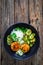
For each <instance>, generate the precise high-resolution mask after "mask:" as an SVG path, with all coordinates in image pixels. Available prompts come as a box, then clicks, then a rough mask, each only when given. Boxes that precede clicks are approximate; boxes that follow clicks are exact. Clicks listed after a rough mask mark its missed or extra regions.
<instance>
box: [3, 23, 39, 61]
mask: <svg viewBox="0 0 43 65" xmlns="http://www.w3.org/2000/svg"><path fill="white" fill-rule="evenodd" d="M16 27H25V28H28V29H31V30H32V32H34V33H35V34H36V42H35V44H34V46H33V47H32V48H31V50H30V52H28V53H26V54H24V55H23V56H18V55H16V54H15V52H12V51H11V49H10V47H9V46H8V45H7V36H8V35H9V34H10V33H11V31H12V30H13V29H14V28H16ZM39 44H40V38H39V34H38V32H37V31H36V29H35V28H34V27H33V26H31V25H29V24H26V23H17V24H14V25H12V26H11V27H10V28H8V30H7V31H6V33H5V35H4V47H5V49H6V51H7V52H8V53H9V54H10V55H11V56H12V57H13V58H15V59H18V60H24V59H28V58H30V57H32V56H33V55H34V54H35V53H36V52H37V50H38V48H39Z"/></svg>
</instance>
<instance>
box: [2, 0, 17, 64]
mask: <svg viewBox="0 0 43 65" xmlns="http://www.w3.org/2000/svg"><path fill="white" fill-rule="evenodd" d="M13 3H14V0H2V40H3V37H4V33H5V31H6V30H7V28H8V27H9V26H10V25H12V24H14V16H13V13H14V8H13V7H14V4H13ZM11 8H12V9H11ZM1 59H2V60H1V61H2V65H8V64H9V65H12V64H13V65H15V63H16V60H14V59H12V58H11V56H10V55H9V54H7V52H6V51H5V49H4V45H3V41H2V55H1Z"/></svg>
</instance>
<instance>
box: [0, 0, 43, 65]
mask: <svg viewBox="0 0 43 65" xmlns="http://www.w3.org/2000/svg"><path fill="white" fill-rule="evenodd" d="M0 3H1V4H0V5H1V6H0V7H1V9H2V11H1V10H0V11H1V12H2V14H1V13H0V15H1V17H2V19H1V18H0V31H1V33H0V34H1V39H0V40H1V42H0V43H1V45H0V48H1V49H0V52H1V56H0V57H1V62H0V64H2V65H43V5H42V4H43V1H42V0H0ZM29 19H30V21H31V22H29ZM18 22H24V23H28V24H29V23H30V25H32V26H34V27H35V28H36V30H37V31H38V33H39V35H40V47H39V49H38V52H37V53H36V54H35V55H34V56H33V57H31V58H30V59H28V60H23V61H17V60H15V59H13V58H12V57H11V56H10V55H9V54H8V53H7V52H6V51H5V49H4V45H3V37H4V33H5V32H6V30H7V29H8V28H9V27H10V26H11V25H13V24H15V23H18Z"/></svg>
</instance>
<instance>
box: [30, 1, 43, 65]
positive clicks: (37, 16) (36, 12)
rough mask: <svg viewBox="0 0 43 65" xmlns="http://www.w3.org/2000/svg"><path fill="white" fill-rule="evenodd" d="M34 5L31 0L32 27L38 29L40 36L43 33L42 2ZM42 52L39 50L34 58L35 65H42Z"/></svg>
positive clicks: (36, 2)
mask: <svg viewBox="0 0 43 65" xmlns="http://www.w3.org/2000/svg"><path fill="white" fill-rule="evenodd" d="M32 1H33V0H32ZM33 2H34V1H33ZM34 3H35V4H34ZM34 3H33V4H32V2H31V0H30V20H31V25H32V26H34V27H35V28H36V30H37V31H38V32H39V35H40V32H41V31H40V21H41V17H42V5H41V4H42V1H40V0H35V2H34ZM34 7H35V8H34ZM40 36H41V35H40ZM41 45H42V43H41ZM41 45H40V46H41ZM40 51H41V49H40V48H39V50H38V52H37V54H36V55H35V56H34V57H33V58H32V64H33V65H42V63H41V62H40V61H41V54H40Z"/></svg>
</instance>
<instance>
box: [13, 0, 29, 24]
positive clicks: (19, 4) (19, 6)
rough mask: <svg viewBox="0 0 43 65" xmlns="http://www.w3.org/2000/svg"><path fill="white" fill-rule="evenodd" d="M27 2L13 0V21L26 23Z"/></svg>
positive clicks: (25, 0)
mask: <svg viewBox="0 0 43 65" xmlns="http://www.w3.org/2000/svg"><path fill="white" fill-rule="evenodd" d="M27 12H28V0H15V12H14V13H15V15H14V17H15V21H16V22H24V23H28V13H27Z"/></svg>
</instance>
